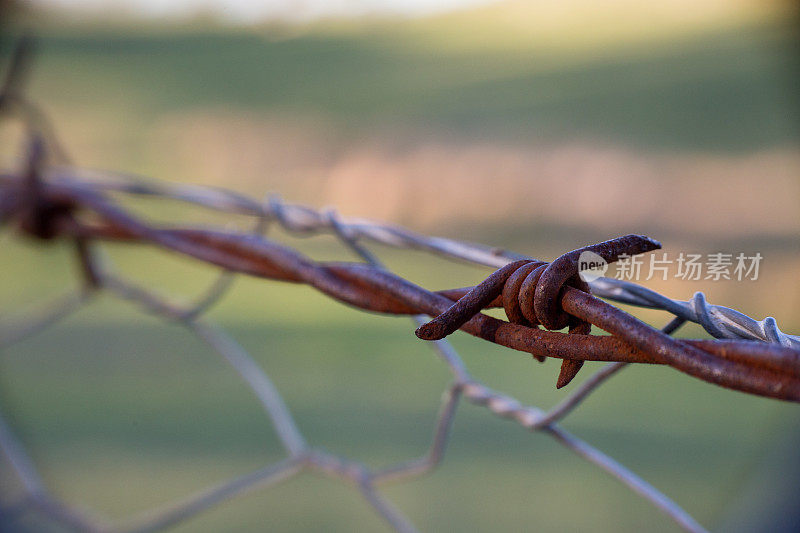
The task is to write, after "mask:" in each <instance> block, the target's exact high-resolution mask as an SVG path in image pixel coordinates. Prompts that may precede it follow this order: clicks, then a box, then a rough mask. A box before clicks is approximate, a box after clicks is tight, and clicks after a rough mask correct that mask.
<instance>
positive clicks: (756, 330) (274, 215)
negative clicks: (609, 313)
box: [0, 167, 800, 348]
mask: <svg viewBox="0 0 800 533" xmlns="http://www.w3.org/2000/svg"><path fill="white" fill-rule="evenodd" d="M48 175H49V176H50V179H53V180H55V181H57V182H59V183H62V184H66V185H69V184H71V185H73V186H83V187H89V188H96V189H101V190H106V191H115V192H121V193H127V194H134V195H146V196H159V197H168V198H172V199H175V200H180V201H183V202H189V203H192V204H195V205H200V206H203V207H206V208H210V209H214V210H219V211H224V212H229V213H238V214H243V215H251V216H258V217H265V218H268V219H272V220H277V221H278V222H279V223H280V224H281V225H282V226H283V227H284V228H285V229H287V230H289V231H293V232H297V233H314V232H321V231H335V229H334V228H333V224H332V222H331V219H330V217H329V216H328V215H327V213H326V212H325V211H319V210H314V209H312V208H310V207H306V206H301V205H296V204H288V203H285V202H283V201H281V200H280V199H279V198H278V197H277V196H273V197H271V198H270V201H269V202H266V203H264V202H257V201H255V200H253V199H251V198H248V197H247V196H244V195H241V194H238V193H235V192H232V191H227V190H225V189H219V188H212V187H200V186H196V185H186V184H174V183H173V184H165V183H161V182H154V181H152V180H147V179H144V178H141V177H138V176H132V175H129V174H122V173H114V172H106V171H91V170H85V169H77V168H73V167H58V168H53V169H51V170H50V171H49V174H48ZM1 179H3V176H0V180H1ZM5 179H9V177H8V176H6V177H5ZM339 224H340V229H341V231H342V232H343V233H344V234H345V235H347V236H348V238H350V239H354V240H359V239H368V240H371V241H373V242H377V243H381V244H384V245H387V246H392V247H397V248H403V249H420V250H426V251H429V252H432V253H435V254H438V255H441V256H444V257H449V258H453V259H459V260H462V261H468V262H471V263H475V264H479V265H484V266H489V267H493V268H499V267H501V266H504V265H506V264H507V263H509V262H510V261H516V260H518V259H527V258H529V257H528V256H525V255H522V254H517V253H514V252H509V251H506V250H503V249H500V248H492V247H488V246H484V245H480V244H475V243H469V242H462V241H455V240H452V239H445V238H442V237H430V236H425V235H421V234H418V233H415V232H413V231H410V230H407V229H405V228H400V227H397V226H393V225H390V224H382V223H378V222H373V221H370V220H365V219H359V218H353V219H344V220H340V221H339ZM589 285H590V286H591V289H592V293H593V294H595V295H596V296H600V297H602V298H608V299H610V300H614V301H617V302H621V303H626V304H630V305H636V306H640V307H649V308H654V309H661V310H664V311H668V312H670V313H672V314H674V315H675V316H678V317H681V318H683V319H685V320H687V321H690V322H695V323H697V324H700V325H701V326H702V327H703V328H704V329H705V330H706V331H707V332H708V333H709V334H710V335H712V336H714V337H716V338H721V339H726V338H727V339H753V340H762V341H767V342H775V343H779V344H782V345H783V346H787V347H791V348H800V336H797V335H789V334H787V333H784V332H782V331H781V330H780V328H779V327H778V325H777V322H776V321H775V319H774V318H773V317H766V318H764V319H763V320H755V319H753V318H751V317H749V316H747V315H745V314H744V313H741V312H739V311H736V310H735V309H731V308H728V307H723V306H719V305H713V304H710V303H708V302H707V301H706V298H705V295H704V294H703V293H702V292H698V293H695V295H694V297H693V298H692V300H689V301H681V300H673V299H671V298H668V297H666V296H663V295H661V294H659V293H657V292H655V291H653V290H651V289H648V288H645V287H642V286H641V285H637V284H636V283H632V282H630V281H626V280H619V279H613V278H602V277H601V278H599V279H597V280H594V281H591V282H590V283H589Z"/></svg>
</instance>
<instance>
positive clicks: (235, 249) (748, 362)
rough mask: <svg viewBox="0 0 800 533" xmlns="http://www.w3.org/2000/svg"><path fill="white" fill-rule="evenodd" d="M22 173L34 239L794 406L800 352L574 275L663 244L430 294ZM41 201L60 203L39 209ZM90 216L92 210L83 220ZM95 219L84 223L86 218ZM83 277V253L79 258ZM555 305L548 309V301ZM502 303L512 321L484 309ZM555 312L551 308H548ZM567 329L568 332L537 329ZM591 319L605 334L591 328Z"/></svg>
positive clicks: (11, 183)
mask: <svg viewBox="0 0 800 533" xmlns="http://www.w3.org/2000/svg"><path fill="white" fill-rule="evenodd" d="M30 175H31V172H30V170H29V171H28V172H27V173H26V174H23V175H21V176H13V175H10V176H5V177H4V178H2V179H0V193H2V194H0V197H5V201H3V202H0V206H2V208H3V209H4V211H5V212H4V213H0V215H2V216H0V219H2V218H7V217H12V218H19V219H22V220H23V221H24V219H25V218H26V217H30V213H36V214H37V217H38V218H37V219H36V224H30V223H22V222H21V223H20V224H19V228H20V229H21V230H22V231H23V232H25V233H27V234H28V235H30V236H32V237H36V238H48V239H49V238H53V237H56V236H60V237H65V238H69V239H72V240H75V241H76V242H78V243H79V250H84V251H86V250H88V248H87V246H88V243H90V242H91V241H93V240H114V241H125V242H138V243H148V244H151V245H155V246H158V247H161V248H164V249H166V250H170V251H173V252H177V253H180V254H184V255H187V256H190V257H194V258H196V259H199V260H201V261H204V262H207V263H210V264H213V265H216V266H219V267H222V268H225V269H227V270H230V271H232V272H239V273H244V274H249V275H253V276H258V277H262V278H269V279H274V280H281V281H287V282H294V283H305V284H308V285H310V286H312V287H314V288H316V289H317V290H319V291H320V292H322V293H324V294H326V295H328V296H330V297H332V298H334V299H337V300H339V301H341V302H343V303H346V304H349V305H351V306H354V307H357V308H360V309H364V310H367V311H373V312H379V313H392V314H426V315H429V316H431V317H435V318H434V319H433V320H432V321H431V322H429V323H427V324H425V325H423V326H421V327H420V328H419V329H418V330H417V335H418V336H419V337H420V338H422V339H427V340H435V339H440V338H443V337H445V336H447V335H449V334H450V333H453V332H454V331H456V330H457V329H462V330H464V331H466V332H467V333H470V334H472V335H475V336H477V337H480V338H482V339H485V340H488V341H490V342H494V343H497V344H500V345H502V346H506V347H509V348H513V349H515V350H520V351H523V352H528V353H530V354H532V355H533V356H535V357H537V358H539V359H541V358H544V357H555V358H559V359H563V360H564V363H562V370H561V374H560V376H559V379H558V383H557V385H558V386H559V387H561V386H564V385H566V384H567V383H568V382H569V381H570V380H571V379H572V377H574V376H575V374H576V373H577V371H578V370H579V369H580V367H581V365H582V363H583V361H619V362H628V363H648V364H662V365H669V366H672V367H673V368H675V369H677V370H679V371H681V372H684V373H686V374H689V375H691V376H693V377H696V378H699V379H702V380H704V381H707V382H709V383H713V384H716V385H720V386H723V387H727V388H731V389H735V390H740V391H743V392H748V393H752V394H757V395H760V396H766V397H771V398H778V399H783V400H791V401H800V363H799V362H798V360H799V359H800V355H799V354H798V351H797V350H793V349H790V348H785V347H780V346H772V345H765V344H763V343H757V342H752V341H745V340H736V341H722V340H706V341H699V340H698V341H689V340H677V339H673V338H671V337H669V336H668V335H665V334H663V333H661V332H659V331H658V330H656V329H654V328H652V327H650V326H648V325H647V324H645V323H643V322H641V321H639V320H638V319H636V318H634V317H633V316H631V315H629V314H627V313H625V312H623V311H621V310H619V309H617V308H615V307H613V306H611V305H610V304H607V303H605V302H603V301H602V300H599V299H598V298H596V297H594V296H592V295H591V294H590V293H589V288H588V286H587V285H586V284H585V283H584V282H583V281H582V280H581V279H580V277H579V276H578V275H577V272H578V267H577V261H578V257H579V255H580V253H582V252H584V251H592V252H594V253H597V254H598V255H600V256H601V257H603V258H604V259H605V260H607V261H609V262H611V261H615V260H617V259H618V258H619V257H620V256H621V255H623V254H629V255H634V254H638V253H643V252H646V251H649V250H653V249H656V248H657V247H658V246H659V244H658V243H657V242H656V241H653V240H652V239H649V238H647V237H643V236H639V235H628V236H624V237H620V238H617V239H612V240H609V241H606V242H603V243H599V244H595V245H591V246H587V247H584V248H579V249H577V250H573V251H571V252H569V253H566V254H564V255H562V256H561V257H559V258H557V259H556V260H554V261H553V262H552V263H549V264H548V263H544V262H541V261H530V260H520V261H515V262H511V263H509V264H508V265H506V266H504V267H502V268H500V269H498V270H497V271H495V272H494V273H492V274H491V275H490V276H488V277H487V278H486V279H485V280H484V281H483V282H481V283H479V284H478V285H477V286H475V287H472V288H461V289H451V290H445V291H440V292H433V291H428V290H426V289H424V288H422V287H420V286H418V285H415V284H413V283H411V282H409V281H407V280H405V279H402V278H400V277H398V276H397V275H395V274H393V273H391V272H387V271H385V270H383V269H380V268H376V267H374V266H371V265H367V264H363V263H346V262H327V263H325V262H315V261H313V260H311V259H309V258H307V257H305V256H303V255H302V254H300V253H299V252H297V251H295V250H293V249H291V248H288V247H286V246H283V245H281V244H278V243H277V242H274V241H271V240H268V239H266V238H263V237H260V236H258V235H253V234H249V233H248V234H239V233H236V232H230V231H219V230H210V229H205V228H199V227H157V226H154V225H151V224H148V223H147V222H145V221H144V220H141V219H140V218H138V217H137V216H135V215H134V214H132V213H130V212H128V211H126V210H125V209H124V208H123V207H121V206H120V205H118V204H117V203H115V202H114V201H113V200H112V199H111V198H110V197H109V196H108V195H107V194H105V193H103V192H102V191H100V190H96V188H93V187H92V186H91V184H86V183H79V182H75V181H68V180H59V181H57V182H46V181H42V180H41V178H40V177H37V178H36V180H35V184H36V185H35V187H31V186H30V184H29V186H28V192H27V193H26V194H14V191H17V190H26V189H25V187H26V183H29V182H31V178H30ZM41 206H57V208H52V207H48V208H47V209H44V210H43V209H42V208H41ZM88 215H91V216H88ZM89 219H91V220H89ZM81 261H82V264H83V265H84V266H83V269H84V272H86V273H87V274H86V275H87V278H88V279H89V280H90V282H91V281H92V280H95V283H96V279H95V278H96V276H93V275H92V268H91V260H90V257H89V256H88V253H83V254H82V255H81ZM554 305H555V307H554ZM487 307H503V308H504V309H506V311H507V316H508V318H509V321H508V322H506V321H503V320H499V319H496V318H493V317H490V316H488V315H485V314H483V313H481V310H482V309H484V308H487ZM554 309H555V312H554ZM538 324H542V325H543V326H545V327H550V328H562V327H565V326H567V327H569V330H568V332H567V333H562V332H559V331H552V330H549V329H541V328H539V327H538ZM591 325H595V326H597V327H599V328H600V329H603V330H605V331H607V332H609V333H611V336H600V335H591V334H590V328H591Z"/></svg>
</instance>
